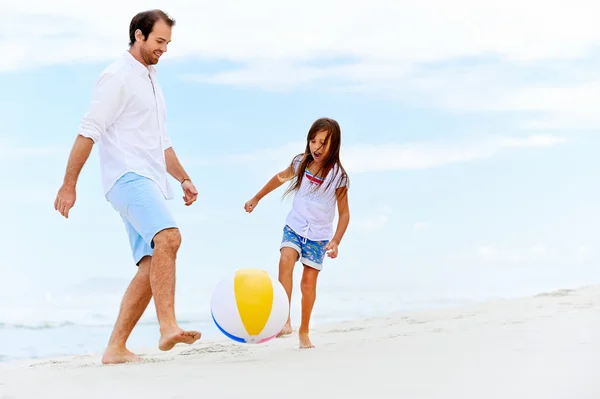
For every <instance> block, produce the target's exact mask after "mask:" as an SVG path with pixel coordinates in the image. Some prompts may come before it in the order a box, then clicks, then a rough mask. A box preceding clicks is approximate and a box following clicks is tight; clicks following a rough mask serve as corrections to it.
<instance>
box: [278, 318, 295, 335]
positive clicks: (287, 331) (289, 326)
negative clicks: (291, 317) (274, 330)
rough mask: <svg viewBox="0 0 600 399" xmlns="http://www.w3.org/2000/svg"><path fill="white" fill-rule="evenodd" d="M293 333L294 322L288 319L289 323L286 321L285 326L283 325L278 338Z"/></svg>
mask: <svg viewBox="0 0 600 399" xmlns="http://www.w3.org/2000/svg"><path fill="white" fill-rule="evenodd" d="M291 333H292V323H290V322H289V321H288V322H287V323H285V326H283V329H282V330H281V331H280V332H279V334H277V338H279V337H281V336H282V335H290V334H291Z"/></svg>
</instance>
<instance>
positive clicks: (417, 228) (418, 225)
mask: <svg viewBox="0 0 600 399" xmlns="http://www.w3.org/2000/svg"><path fill="white" fill-rule="evenodd" d="M413 228H414V229H415V231H424V230H427V229H428V228H429V223H428V222H416V223H415V224H414V225H413Z"/></svg>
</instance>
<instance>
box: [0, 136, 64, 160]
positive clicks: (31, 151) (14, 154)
mask: <svg viewBox="0 0 600 399" xmlns="http://www.w3.org/2000/svg"><path fill="white" fill-rule="evenodd" d="M55 153H56V148H54V147H30V146H22V145H19V144H17V143H16V142H14V141H12V140H9V139H7V138H3V137H0V162H10V161H14V160H17V159H24V158H32V157H43V156H49V155H53V154H55Z"/></svg>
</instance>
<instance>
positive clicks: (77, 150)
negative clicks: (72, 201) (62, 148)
mask: <svg viewBox="0 0 600 399" xmlns="http://www.w3.org/2000/svg"><path fill="white" fill-rule="evenodd" d="M93 147H94V141H93V140H92V139H91V138H89V137H84V136H82V135H80V134H78V135H77V138H76V139H75V143H74V144H73V148H71V153H70V154H69V160H68V161H67V169H66V171H65V177H64V179H63V185H66V186H73V187H75V185H76V184H77V179H78V178H79V174H80V173H81V170H82V169H83V166H84V165H85V163H86V162H87V160H88V158H89V157H90V153H91V152H92V148H93Z"/></svg>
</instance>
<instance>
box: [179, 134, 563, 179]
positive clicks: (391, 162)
mask: <svg viewBox="0 0 600 399" xmlns="http://www.w3.org/2000/svg"><path fill="white" fill-rule="evenodd" d="M565 142H567V140H566V139H564V138H562V137H556V136H529V137H523V138H518V137H503V136H491V135H488V136H485V135H480V136H479V137H478V138H463V139H462V140H452V141H451V142H450V141H442V140H432V141H420V142H412V143H404V144H397V143H389V144H353V145H348V146H345V147H342V150H341V151H340V156H341V159H342V163H343V164H344V167H345V168H346V170H347V171H348V173H365V172H377V171H385V170H413V169H428V168H434V167H440V166H444V165H448V164H454V163H462V162H470V161H474V160H482V159H486V158H490V157H492V156H494V155H495V154H496V153H498V152H499V151H502V150H509V149H511V148H528V147H548V146H555V145H559V144H562V143H565ZM305 145H306V144H305V143H304V142H300V141H299V142H292V143H289V144H286V145H284V146H281V147H277V148H268V149H263V150H260V151H256V152H252V153H246V154H237V155H235V154H234V155H231V154H229V155H225V156H218V157H214V158H199V159H189V158H184V159H183V162H185V163H186V164H187V165H190V164H194V165H203V166H205V165H211V164H233V165H236V164H248V163H250V162H260V163H268V164H269V165H272V164H275V165H276V167H279V168H281V169H283V168H285V166H286V165H288V164H289V163H290V161H291V159H292V157H293V156H294V155H296V154H298V153H301V152H303V151H304V147H305Z"/></svg>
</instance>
